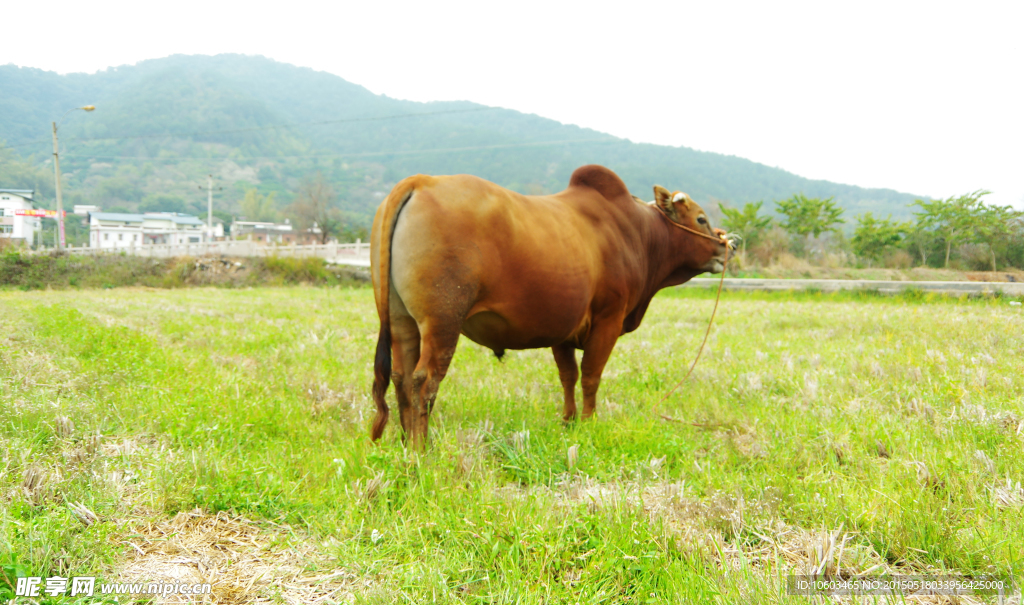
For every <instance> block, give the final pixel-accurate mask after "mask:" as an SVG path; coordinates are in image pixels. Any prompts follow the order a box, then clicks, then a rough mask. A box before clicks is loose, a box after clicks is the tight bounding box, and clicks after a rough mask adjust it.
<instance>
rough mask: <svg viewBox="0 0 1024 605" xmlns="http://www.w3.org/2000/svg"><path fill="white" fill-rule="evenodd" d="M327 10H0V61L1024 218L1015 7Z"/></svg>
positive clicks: (21, 6)
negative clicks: (604, 141) (524, 132)
mask: <svg viewBox="0 0 1024 605" xmlns="http://www.w3.org/2000/svg"><path fill="white" fill-rule="evenodd" d="M329 4H332V3H327V2H323V1H318V2H308V1H306V0H295V1H291V2H275V3H260V2H244V3H243V2H231V3H219V2H216V1H207V2H195V1H192V0H183V1H178V2H173V3H148V2H138V1H132V2H113V1H106V0H94V1H92V2H81V1H77V2H65V1H57V2H53V1H51V2H45V3H43V2H17V3H15V2H11V3H7V4H6V5H5V7H4V9H3V14H4V21H5V22H6V23H7V24H8V25H14V26H12V27H7V28H4V34H3V39H2V42H0V63H13V64H15V65H20V66H30V67H38V68H42V69H46V70H52V71H57V72H61V73H68V72H79V71H84V72H94V71H96V70H100V69H105V68H107V67H110V66H116V65H124V64H131V63H135V62H137V61H140V60H143V59H151V58H157V57H163V56H167V55H170V54H176V53H183V54H217V53H225V52H231V53H245V54H259V55H264V56H267V57H270V58H273V59H276V60H278V61H283V62H287V63H293V64H295V65H300V66H304V67H312V68H314V69H318V70H323V71H327V72H330V73H333V74H337V75H339V76H341V77H343V78H345V79H347V80H349V81H351V82H354V83H357V84H361V85H363V86H365V87H367V88H369V89H370V90H372V91H373V92H376V93H383V94H386V95H388V96H391V97H396V98H402V99H411V100H415V101H430V100H459V99H465V100H470V101H475V102H478V103H484V104H487V105H497V106H501V107H507V108H511V109H516V110H519V111H523V112H527V113H535V114H538V115H541V116H544V117H548V118H553V119H556V120H559V121H561V122H567V123H572V124H578V125H581V126H586V127H589V128H594V129H596V130H600V131H603V132H608V133H611V134H614V135H617V136H620V137H625V138H628V139H630V140H632V141H643V142H651V143H660V144H665V145H684V146H687V147H693V148H696V149H701V150H706V151H715V152H718V153H724V154H729V155H736V156H740V157H745V158H749V159H751V160H754V161H757V162H761V163H764V164H768V165H770V166H778V167H780V168H784V169H786V170H789V171H791V172H794V173H796V174H799V175H801V176H805V177H809V178H818V179H828V180H831V181H837V182H841V183H850V184H855V185H860V186H864V187H888V188H892V189H897V190H899V191H905V192H909V193H914V194H919V195H929V196H933V197H946V196H950V195H957V194H961V193H967V192H970V191H973V190H975V189H989V190H991V191H993V195H992V196H991V197H990V198H989V200H990V201H992V202H997V203H1002V204H1014V205H1016V206H1018V207H1024V43H1022V39H1024V1H1021V0H1009V1H1004V2H984V1H975V2H970V3H968V2H957V3H949V2H937V1H935V0H931V1H929V2H898V1H893V0H887V1H885V2H865V1H859V2H847V3H838V2H821V1H817V2H790V1H785V0H776V1H774V2H763V1H761V2H721V1H716V2H707V1H702V2H659V3H654V2H636V1H629V2H622V1H619V2H614V3H607V4H602V3H598V2H579V3H559V2H554V1H551V0H548V1H542V2H535V1H532V0H531V1H519V2H502V3H487V2H442V1H437V0H435V1H432V2H423V1H419V2H407V3H405V2H390V3H388V2H384V3H374V2H366V1H360V2H353V3H344V2H341V3H333V6H331V5H329ZM15 24H16V25H15ZM83 102H88V100H87V99H86V100H83ZM327 117H335V116H325V118H327ZM674 186H676V187H679V188H681V189H685V187H686V184H685V183H679V184H677V185H674Z"/></svg>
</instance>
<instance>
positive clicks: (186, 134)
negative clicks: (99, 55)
mask: <svg viewBox="0 0 1024 605" xmlns="http://www.w3.org/2000/svg"><path fill="white" fill-rule="evenodd" d="M493 109H501V108H500V107H474V108H472V109H446V110H441V111H421V112H417V113H399V114H393V115H388V116H369V117H362V118H341V119H337V120H321V121H318V122H295V123H292V124H274V125H271V126H253V127H251V128H234V129H230V130H204V131H198V132H171V133H162V134H155V133H154V134H134V135H124V136H117V137H66V138H65V139H64V140H65V141H124V140H128V139H158V138H166V137H194V136H201V135H208V134H237V133H240V132H256V131H260V130H275V129H278V128H298V127H302V126H322V125H324V124H344V123H352V122H376V121H381V120H394V119H398V118H412V117H417V116H436V115H444V114H453V113H474V112H478V111H490V110H493ZM49 141H50V140H49V139H39V140H36V141H30V142H28V143H18V144H17V145H6V147H7V148H8V149H12V148H14V147H24V146H26V145H38V144H39V143H48V142H49Z"/></svg>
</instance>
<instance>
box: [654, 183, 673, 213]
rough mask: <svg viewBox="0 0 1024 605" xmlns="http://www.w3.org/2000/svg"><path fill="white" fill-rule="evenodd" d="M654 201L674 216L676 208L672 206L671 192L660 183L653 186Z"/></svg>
mask: <svg viewBox="0 0 1024 605" xmlns="http://www.w3.org/2000/svg"><path fill="white" fill-rule="evenodd" d="M654 203H655V204H657V205H658V207H659V208H661V209H662V210H664V211H665V212H667V213H668V214H669V216H675V213H676V209H675V208H674V207H673V206H672V192H671V191H669V190H668V189H665V188H664V187H662V186H661V185H655V186H654Z"/></svg>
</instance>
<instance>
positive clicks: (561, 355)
mask: <svg viewBox="0 0 1024 605" xmlns="http://www.w3.org/2000/svg"><path fill="white" fill-rule="evenodd" d="M551 352H552V353H553V354H554V355H555V365H557V366H558V379H559V380H561V381H562V395H563V397H564V398H565V404H564V407H563V408H562V420H564V421H566V422H570V421H572V420H575V419H576V381H577V380H579V378H580V369H579V366H577V365H576V347H575V346H573V345H572V344H570V343H567V342H563V343H562V344H557V345H555V346H553V347H551Z"/></svg>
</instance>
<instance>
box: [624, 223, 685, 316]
mask: <svg viewBox="0 0 1024 605" xmlns="http://www.w3.org/2000/svg"><path fill="white" fill-rule="evenodd" d="M641 220H642V221H643V222H644V227H645V228H644V229H641V233H643V234H644V237H645V239H647V241H646V242H645V244H646V246H645V247H646V249H647V275H646V279H645V280H644V285H643V287H642V289H641V294H640V298H639V300H637V304H635V305H634V306H633V310H632V311H631V312H630V313H629V314H628V315H627V316H626V320H625V321H624V322H623V326H622V328H623V330H622V331H623V333H625V332H632V331H633V330H635V329H637V328H638V327H639V326H640V322H641V321H642V320H643V318H644V314H645V313H646V312H647V307H648V306H649V305H650V304H651V299H652V298H654V295H655V294H657V293H658V291H659V290H661V289H662V288H668V287H670V286H678V285H679V284H682V283H686V282H688V281H690V280H691V279H693V278H694V277H695V276H697V275H700V274H701V273H702V271H696V270H694V269H691V268H690V267H689V266H684V265H680V264H679V263H678V261H677V259H683V258H693V257H694V256H696V255H699V254H700V250H699V244H698V243H697V242H696V241H695V240H696V236H693V237H679V233H678V230H677V229H675V228H674V227H672V226H671V225H669V224H668V222H667V219H666V218H665V217H664V215H662V214H661V212H659V211H658V210H657V209H656V208H653V207H651V206H649V205H648V206H646V207H644V208H643V212H642V214H641Z"/></svg>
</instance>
